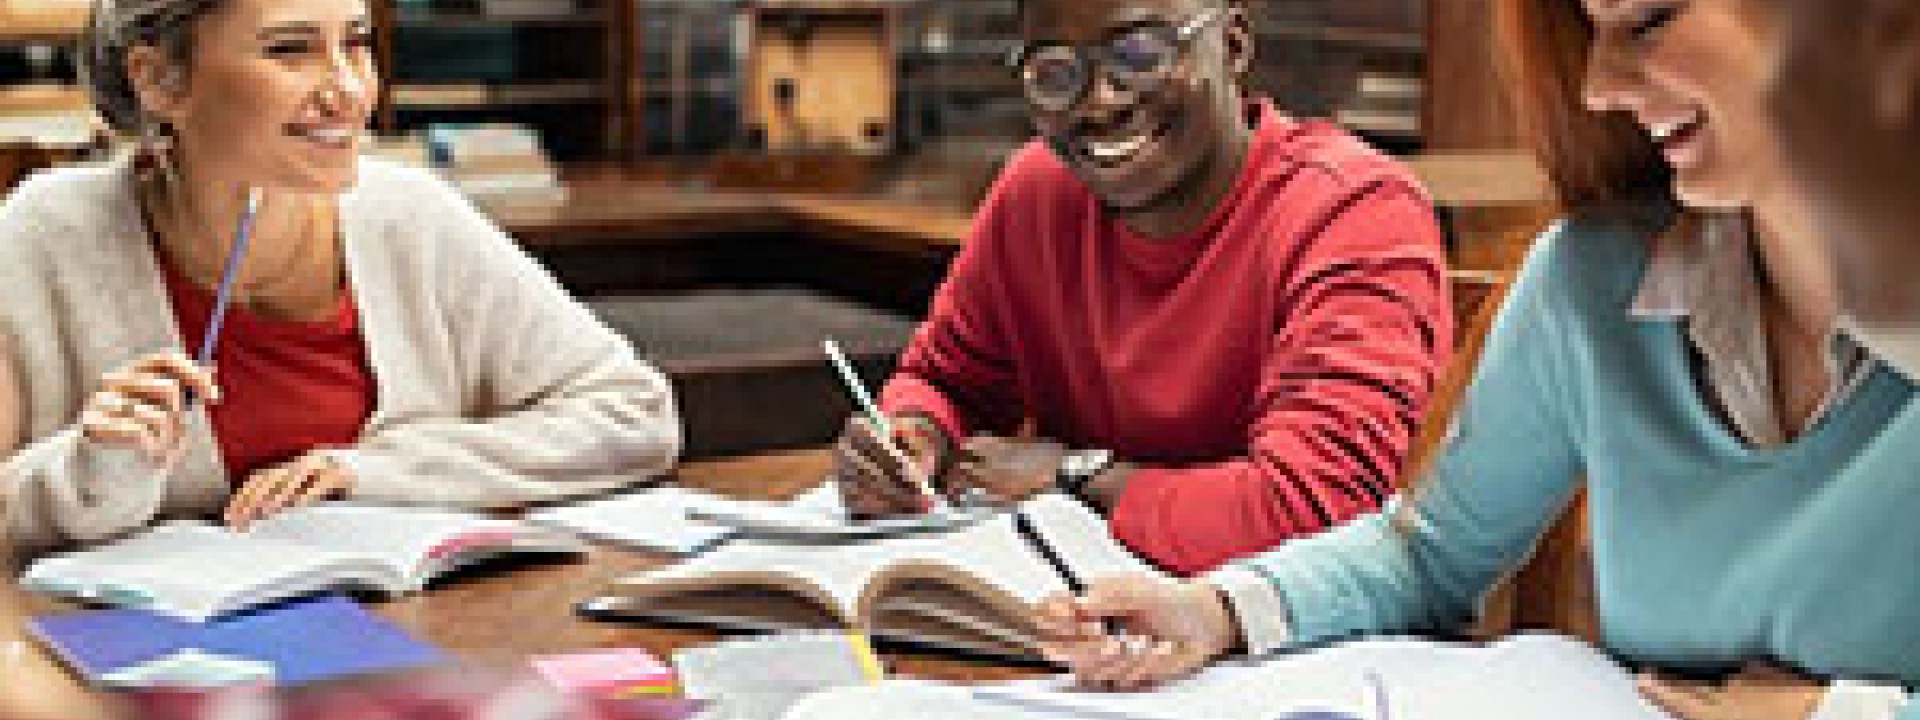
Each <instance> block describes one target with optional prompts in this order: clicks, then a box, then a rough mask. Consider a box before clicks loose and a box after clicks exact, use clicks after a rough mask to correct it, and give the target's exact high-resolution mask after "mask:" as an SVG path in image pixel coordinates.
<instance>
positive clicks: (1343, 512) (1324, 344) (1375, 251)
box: [1112, 181, 1453, 573]
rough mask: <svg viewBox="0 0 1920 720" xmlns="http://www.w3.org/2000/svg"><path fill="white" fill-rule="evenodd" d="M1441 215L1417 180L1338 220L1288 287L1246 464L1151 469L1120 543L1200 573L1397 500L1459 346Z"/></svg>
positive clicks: (1141, 479) (1133, 497)
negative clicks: (1399, 481) (1395, 483)
mask: <svg viewBox="0 0 1920 720" xmlns="http://www.w3.org/2000/svg"><path fill="white" fill-rule="evenodd" d="M1439 238H1440V236H1439V230H1438V228H1437V227H1436V226H1435V223H1434V220H1433V212H1432V209H1431V207H1430V206H1429V205H1428V203H1427V201H1426V200H1425V199H1424V197H1423V196H1422V195H1421V194H1420V193H1419V192H1418V191H1417V190H1415V189H1413V188H1412V187H1410V186H1408V185H1407V184H1405V183H1404V182H1400V181H1390V182H1382V183H1378V184H1375V185H1373V186H1371V187H1367V188H1365V189H1363V190H1361V191H1359V192H1357V193H1355V194H1354V195H1352V196H1350V197H1348V198H1346V200H1345V201H1344V202H1342V203H1339V204H1338V205H1336V206H1335V209H1334V210H1332V211H1330V212H1329V213H1328V214H1327V219H1326V220H1325V222H1324V224H1323V226H1322V230H1321V232H1320V233H1319V234H1318V235H1317V236H1316V237H1315V238H1314V239H1313V240H1312V241H1311V243H1310V244H1309V246H1308V249H1307V250H1306V252H1307V255H1306V256H1305V258H1304V260H1303V261H1302V263H1301V265H1300V266H1299V268H1300V269H1299V270H1298V271H1297V272H1295V273H1294V276H1293V278H1292V280H1291V281H1290V282H1289V283H1288V284H1287V285H1286V286H1285V290H1284V292H1285V293H1286V294H1287V295H1288V297H1286V298H1283V300H1284V302H1283V305H1284V306H1288V307H1292V308H1294V309H1295V310H1294V313H1293V314H1292V315H1291V316H1290V317H1288V318H1286V319H1285V320H1284V322H1283V323H1282V324H1281V326H1280V327H1279V329H1278V330H1277V335H1276V337H1275V338H1274V341H1273V344H1272V350H1271V351H1270V353H1269V356H1268V358H1267V359H1266V361H1265V364H1264V366H1263V368H1262V371H1261V377H1262V379H1261V383H1260V390H1259V399H1258V407H1259V408H1260V411H1259V416H1258V419H1257V420H1256V422H1255V423H1254V424H1253V425H1252V427H1250V428H1248V438H1247V449H1246V455H1245V456H1244V457H1239V458H1234V459H1230V460H1226V461H1222V462H1216V463H1211V464H1205V465H1194V466H1179V467H1169V466H1142V467H1140V468H1139V469H1138V470H1136V471H1135V472H1134V473H1133V474H1132V475H1131V476H1130V478H1129V479H1128V482H1127V485H1126V487H1125V488H1124V489H1123V491H1122V492H1121V496H1120V498H1119V500H1118V502H1117V503H1116V506H1115V507H1114V509H1113V514H1112V524H1113V530H1114V533H1115V535H1116V536H1118V537H1119V538H1120V539H1121V540H1122V541H1123V542H1125V543H1126V544H1127V545H1128V546H1130V547H1132V548H1133V549H1134V550H1135V551H1137V552H1140V553H1141V554H1143V555H1145V556H1147V557H1148V558H1149V559H1151V560H1153V561H1155V562H1156V563H1158V564H1160V565H1161V566H1162V567H1165V568H1167V569H1169V570H1172V571H1175V572H1179V573H1194V572H1199V571H1203V570H1207V569H1210V568H1213V567H1215V566H1218V565H1220V564H1222V563H1224V562H1226V561H1228V560H1231V559H1233V558H1235V557H1240V556H1244V555H1248V554H1251V553H1255V552H1259V551H1262V550H1266V549H1269V548H1272V547H1274V546H1276V545H1278V544H1280V543H1281V542H1282V541H1284V540H1287V539H1289V538H1294V537H1299V536H1304V535H1310V534H1313V533H1316V532H1319V531H1321V530H1324V529H1327V528H1329V527H1331V526H1334V525H1337V524H1339V523H1341V522H1344V521H1346V520H1348V519H1350V518H1352V517H1354V516H1356V515H1359V514H1363V513H1365V512H1368V511H1371V510H1374V509H1376V508H1378V507H1379V506H1380V504H1381V503H1382V502H1383V500H1384V499H1385V497H1386V496H1387V495H1388V494H1389V493H1390V489H1391V487H1392V478H1393V477H1395V475H1396V474H1397V473H1398V472H1399V471H1400V468H1401V465H1402V462H1403V460H1404V456H1405V454H1406V452H1407V451H1408V448H1409V445H1410V444H1411V442H1412V438H1413V435H1414V432H1415V430H1416V429H1417V427H1418V423H1419V420H1420V418H1421V416H1422V413H1423V412H1424V410H1425V408H1426V404H1427V400H1428V397H1429V395H1430V394H1431V392H1432V390H1433V386H1434V383H1435V382H1436V377H1437V375H1438V373H1439V371H1440V368H1442V367H1444V366H1445V363H1446V361H1447V358H1448V356H1449V355H1450V354H1451V350H1452V343H1453V329H1452V312H1451V307H1450V304H1449V302H1448V300H1447V290H1446V277H1445V264H1444V250H1443V249H1442V246H1441V243H1440V239H1439Z"/></svg>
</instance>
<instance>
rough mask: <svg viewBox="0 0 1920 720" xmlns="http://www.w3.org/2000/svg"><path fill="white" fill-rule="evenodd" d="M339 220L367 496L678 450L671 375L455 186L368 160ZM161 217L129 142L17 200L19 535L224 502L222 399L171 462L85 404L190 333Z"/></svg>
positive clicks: (406, 494)
mask: <svg viewBox="0 0 1920 720" xmlns="http://www.w3.org/2000/svg"><path fill="white" fill-rule="evenodd" d="M340 223H341V232H342V233H343V237H344V239H345V240H344V242H345V256H346V264H347V273H348V277H349V278H351V285H352V292H353V294H354V300H355V302H356V304H357V305H358V307H359V312H360V323H361V331H362V333H363V335H364V336H365V338H366V343H367V352H368V356H369V362H370V364H371V366H372V370H373V374H374V378H375V386H376V388H377V397H376V404H375V408H374V412H373V415H372V417H371V418H370V419H369V420H368V422H367V425H366V427H365V428H364V429H363V430H362V433H361V436H360V440H359V442H358V443H357V444H356V445H354V446H353V447H351V448H349V449H345V450H342V451H340V452H339V453H338V455H337V459H339V460H340V461H341V462H343V463H344V464H345V465H346V466H347V467H348V468H350V469H351V470H352V472H353V474H354V477H355V483H354V487H353V490H352V494H353V495H354V496H355V497H357V498H360V499H364V500H369V501H380V502H395V503H413V504H430V505H442V506H463V507H496V506H506V505H513V504H518V503H523V502H527V501H533V500H544V499H551V498H558V497H563V496H568V495H574V494H580V493H588V492H595V491H601V490H605V489H608V488H611V487H615V486H618V485H621V484H625V483H631V482H634V481H637V480H640V479H644V478H647V477H650V476H653V475H657V474H659V473H661V472H663V471H665V470H667V469H668V468H669V467H670V466H671V465H672V464H673V462H674V459H675V458H676V456H677V454H678V453H679V449H680V442H681V438H680V428H679V422H678V418H677V416H676V413H675V408H674V403H673V397H672V392H671V388H670V387H669V385H668V383H667V380H666V378H665V377H663V376H662V375H661V374H660V373H659V372H658V371H657V370H655V369H654V368H652V367H650V366H648V365H647V364H645V363H643V362H642V361H640V360H639V359H637V358H636V357H635V355H634V352H633V350H632V348H631V347H630V346H629V345H628V344H627V343H626V341H625V340H623V339H622V338H621V337H620V336H619V335H617V334H615V333H614V332H613V331H612V330H611V329H609V328H608V327H607V326H606V325H604V324H602V323H600V322H599V321H598V320H597V319H595V318H594V316H593V315H592V314H591V313H590V312H589V311H588V310H587V308H586V307H584V306H583V305H581V304H580V303H579V302H578V301H576V300H574V299H573V298H572V297H570V296H569V295H568V294H567V293H566V292H565V291H564V290H563V289H562V288H561V287H560V285H559V284H557V283H556V282H555V281H554V280H553V278H552V277H550V276H549V275H548V274H547V273H546V272H545V271H544V270H543V269H542V268H541V267H540V266H539V265H538V264H536V263H535V262H534V261H533V260H532V259H531V258H529V257H528V256H527V255H526V254H525V253H523V252H521V251H520V250H519V248H518V247H517V246H516V245H515V244H514V242H513V241H512V239H511V238H509V237H507V236H506V235H505V234H504V233H502V232H501V231H500V230H499V229H498V228H496V227H495V226H494V225H493V224H492V223H491V222H490V221H488V220H487V219H486V218H485V217H483V216H482V215H481V214H480V213H479V212H478V211H476V210H475V209H474V207H473V206H472V205H470V204H469V203H468V202H467V201H466V199H465V198H463V197H461V196H460V195H459V194H458V193H457V192H455V191H454V190H453V189H452V188H451V187H449V186H448V185H446V184H444V183H442V182H440V181H439V180H437V179H435V178H433V177H432V176H431V175H428V174H426V173H424V172H422V171H419V170H414V169H409V168H404V167H401V166H398V165H392V164H388V163H384V162H380V161H376V160H371V159H369V160H364V161H362V163H361V169H360V172H359V179H358V182H357V184H356V186H355V187H354V188H353V189H352V190H351V191H349V192H348V193H346V194H345V195H344V196H343V197H342V199H341V205H340ZM148 238H149V235H148V234H147V232H146V230H145V229H144V227H143V221H142V220H141V215H140V213H139V209H138V206H137V205H136V204H135V200H134V194H133V176H132V172H131V170H130V168H129V164H128V163H127V162H126V161H125V160H119V161H114V162H110V163H106V164H103V165H95V166H82V167H73V168H66V169H61V170H56V171H51V172H47V173H43V174H40V175H37V176H35V177H33V178H31V179H30V180H28V181H27V182H25V183H23V184H21V185H20V186H19V187H18V188H17V189H16V190H15V192H14V193H13V195H12V197H10V198H8V199H7V201H6V203H5V205H0V359H3V360H4V364H3V365H0V371H5V372H12V373H15V378H16V380H17V381H18V382H17V384H18V385H19V386H20V387H21V389H22V392H23V393H24V395H25V397H23V398H21V402H20V405H21V412H22V413H23V417H20V418H18V423H19V427H20V428H21V436H20V437H18V438H14V439H13V442H12V448H13V449H12V451H11V454H10V455H9V456H8V457H6V458H5V462H4V464H0V503H4V504H5V505H4V507H0V511H4V513H0V518H5V519H7V526H6V527H5V528H4V529H5V530H7V532H8V535H9V536H10V540H11V543H12V544H13V545H14V546H16V547H22V548H26V549H29V550H46V549H51V548H58V547H63V546H70V545H73V544H75V543H80V542H86V541H93V540H98V539H102V538H107V537H111V536H114V535H117V534H122V533H124V532H126V531H128V530H131V529H134V528H138V527H141V526H144V525H147V524H148V523H151V522H153V521H154V520H156V519H158V518H171V517H180V516H195V515H205V514H208V513H212V512H216V511H218V510H219V509H220V508H221V507H222V506H223V503H224V501H225V499H226V498H227V496H228V494H229V487H228V485H227V482H226V480H225V478H226V472H225V469H224V468H223V467H222V463H221V459H220V454H219V452H218V446H217V445H216V443H215V441H214V438H213V435H212V432H211V431H210V427H211V426H210V424H209V423H208V422H207V419H206V416H205V415H204V414H203V413H198V412H196V413H195V414H194V416H193V417H192V418H191V419H190V421H189V423H188V428H187V439H186V447H185V454H184V457H183V458H182V459H181V460H180V461H179V462H178V463H177V464H175V465H174V466H173V467H172V468H171V469H169V470H166V471H156V470H153V469H150V468H149V467H148V465H147V464H146V463H145V462H144V461H143V460H141V459H140V458H138V457H137V455H136V454H135V453H133V452H130V451H126V450H121V449H115V448H103V447H100V446H98V445H96V444H94V443H90V442H88V441H86V440H85V439H84V438H83V437H82V436H81V434H80V432H79V429H78V427H77V425H76V420H77V418H78V414H79V412H80V409H81V406H82V404H83V403H85V401H86V399H87V397H88V396H89V395H90V394H91V393H92V392H94V391H95V390H96V389H97V388H98V386H99V383H100V378H101V376H102V375H104V374H105V373H107V372H109V371H112V370H115V369H118V368H120V367H122V366H124V365H126V364H127V363H128V362H129V361H131V360H133V359H135V358H137V357H139V356H141V355H144V354H147V353H152V352H155V351H162V350H181V349H182V344H183V343H182V340H181V338H180V333H179V330H178V328H177V327H176V325H175V322H174V317H173V311H172V309H171V306H170V304H169V301H168V299H167V295H166V293H165V290H164V288H163V286H162V282H161V275H160V272H159V269H158V265H157V264H156V259H155V256H154V249H153V245H152V243H151V242H150V241H149V239H148ZM7 440H8V439H6V438H0V443H5V442H6V441H7ZM4 447H5V446H4V445H0V452H4Z"/></svg>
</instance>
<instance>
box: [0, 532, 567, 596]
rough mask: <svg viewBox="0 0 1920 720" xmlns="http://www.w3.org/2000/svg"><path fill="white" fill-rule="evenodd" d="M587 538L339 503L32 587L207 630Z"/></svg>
mask: <svg viewBox="0 0 1920 720" xmlns="http://www.w3.org/2000/svg"><path fill="white" fill-rule="evenodd" d="M583 550H584V547H583V546H582V545H581V544H580V543H579V541H578V540H574V539H571V538H568V537H566V536H563V535H561V534H558V533H552V532H547V531H541V530H536V529H534V528H532V527H531V526H528V525H525V524H522V523H519V522H515V521H511V520H499V519H493V518H486V517H481V516H478V515H472V514H467V513H462V512H455V511H448V510H433V509H426V508H401V507H379V506H373V505H357V504H350V503H327V504H321V505H314V506H309V507H304V508H299V509H295V510H290V511H287V512H284V513H280V514H278V515H274V516H272V517H269V518H267V519H266V520H262V521H260V522H258V523H255V524H254V525H253V526H252V527H251V528H249V529H247V530H246V531H243V532H236V531H232V530H228V529H225V528H223V527H220V526H217V525H213V524H210V523H204V522H196V521H173V522H167V523H163V524H161V525H157V526H154V527H152V528H148V529H146V530H143V531H141V532H139V533H137V534H135V535H133V536H130V537H127V538H125V539H122V540H117V541H114V542H111V543H107V544H105V545H102V546H100V547H96V548H92V549H88V550H83V551H79V552H73V553H67V554H63V555H56V556H53V557H49V558H45V559H42V560H40V561H38V562H35V563H33V565H31V566H29V567H28V568H27V572H26V574H25V575H24V576H22V577H21V579H20V582H21V584H22V585H23V586H25V587H27V588H29V589H32V590H37V591H41V592H47V593H52V594H58V595H65V596H68V597H73V598H78V599H81V600H87V601H91V602H97V603H102V604H107V605H116V606H121V607H134V608H144V609H148V610H152V611H155V612H160V613H165V614H168V615H173V616H176V617H180V618H184V619H188V620H194V621H205V620H208V619H211V618H214V617H218V616H221V615H226V614H229V613H233V612H237V611H239V610H243V609H246V608H249V607H253V606H256V605H261V604H266V603H271V602H276V601H279V600H284V599H287V598H292V597H298V596H302V595H310V594H313V593H318V592H323V591H334V590H344V591H358V592H373V593H378V594H383V595H399V594H403V593H406V592H411V591H414V590H418V589H420V588H422V587H424V586H425V585H426V584H427V582H428V581H429V580H431V579H433V578H435V577H437V576H439V575H441V574H442V573H446V572H448V571H450V570H453V569H456V568H459V567H463V566H466V565H470V564H473V563H475V562H479V561H481V560H485V559H489V558H493V557H497V556H501V555H506V554H514V553H576V552H581V551H583Z"/></svg>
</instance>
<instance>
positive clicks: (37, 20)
mask: <svg viewBox="0 0 1920 720" xmlns="http://www.w3.org/2000/svg"><path fill="white" fill-rule="evenodd" d="M87 9H88V3H86V2H80V1H78V0H0V45H10V44H21V43H68V42H71V41H73V40H74V39H76V38H78V37H79V36H80V31H81V29H83V28H85V27H86V24H87Z"/></svg>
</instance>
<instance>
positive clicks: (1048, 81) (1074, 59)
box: [1020, 47, 1086, 106]
mask: <svg viewBox="0 0 1920 720" xmlns="http://www.w3.org/2000/svg"><path fill="white" fill-rule="evenodd" d="M1020 75H1021V78H1022V79H1023V80H1025V81H1026V85H1027V94H1028V95H1029V96H1031V97H1032V98H1033V100H1034V102H1036V103H1039V104H1041V105H1047V106H1055V105H1062V104H1069V103H1072V102H1073V98H1074V97H1075V96H1077V95H1079V94H1080V87H1081V86H1082V85H1083V84H1084V83H1085V81H1086V70H1085V68H1084V67H1083V66H1082V64H1081V63H1080V58H1079V57H1078V56H1076V55H1075V54H1074V53H1073V51H1072V50H1069V49H1067V48H1060V47H1055V48H1043V49H1040V50H1036V51H1034V53H1033V54H1032V55H1028V56H1027V59H1026V64H1024V65H1022V66H1021V69H1020Z"/></svg>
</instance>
